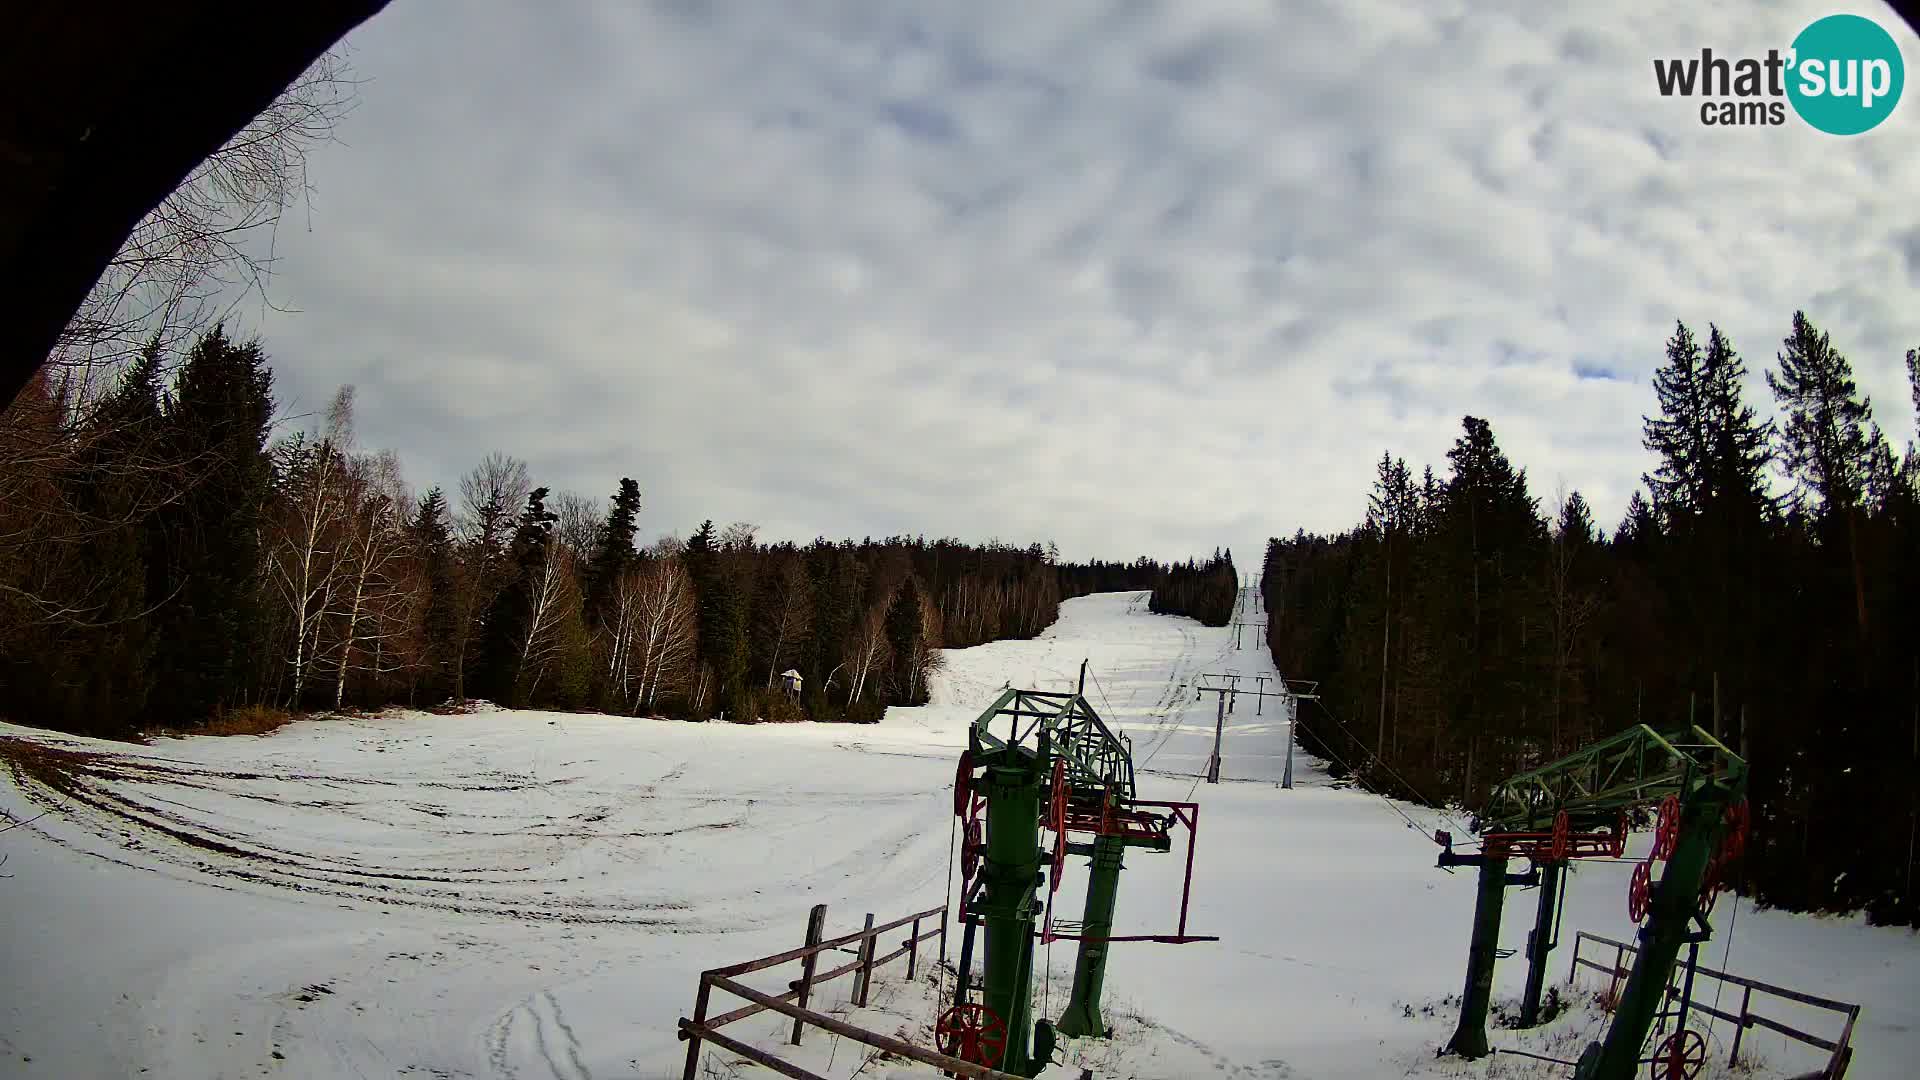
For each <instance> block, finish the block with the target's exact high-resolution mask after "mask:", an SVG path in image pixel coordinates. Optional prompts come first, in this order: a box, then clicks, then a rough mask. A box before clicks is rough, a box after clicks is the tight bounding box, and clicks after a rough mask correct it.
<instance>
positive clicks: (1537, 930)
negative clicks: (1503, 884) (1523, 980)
mask: <svg viewBox="0 0 1920 1080" xmlns="http://www.w3.org/2000/svg"><path fill="white" fill-rule="evenodd" d="M1566 868H1567V864H1566V863H1564V862H1556V861H1553V860H1551V859H1549V860H1548V861H1546V862H1544V863H1541V864H1540V909H1539V913H1538V914H1536V915H1535V916H1534V918H1533V936H1532V937H1530V938H1528V939H1527V990H1526V994H1525V996H1523V997H1522V998H1521V999H1520V1026H1521V1027H1523V1028H1530V1027H1533V1026H1535V1025H1537V1024H1539V1023H1540V992H1541V990H1542V989H1543V988H1544V987H1545V986H1546V982H1547V954H1548V953H1550V952H1552V951H1553V905H1554V902H1555V901H1556V900H1558V899H1559V896H1560V875H1561V874H1562V873H1564V872H1565V871H1566Z"/></svg>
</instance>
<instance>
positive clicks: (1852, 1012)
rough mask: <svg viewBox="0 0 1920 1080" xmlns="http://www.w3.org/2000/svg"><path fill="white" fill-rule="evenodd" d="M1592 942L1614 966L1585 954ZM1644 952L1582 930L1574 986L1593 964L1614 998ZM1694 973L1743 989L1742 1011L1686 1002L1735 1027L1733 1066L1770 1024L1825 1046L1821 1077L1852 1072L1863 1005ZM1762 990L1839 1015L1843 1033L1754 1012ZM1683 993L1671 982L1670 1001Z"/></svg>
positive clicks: (1571, 968) (1572, 968)
mask: <svg viewBox="0 0 1920 1080" xmlns="http://www.w3.org/2000/svg"><path fill="white" fill-rule="evenodd" d="M1587 944H1591V945H1593V946H1595V947H1596V948H1594V949H1592V950H1590V951H1598V952H1604V948H1611V949H1612V950H1613V964H1612V965H1611V966H1608V965H1607V964H1605V963H1602V962H1600V961H1597V960H1593V959H1591V958H1590V957H1585V956H1581V955H1580V949H1581V946H1582V945H1587ZM1601 947H1604V948H1601ZM1638 951H1639V950H1638V949H1636V948H1635V947H1634V946H1632V945H1629V944H1627V943H1626V942H1624V941H1615V940H1613V939H1612V938H1605V937H1601V936H1600V935H1598V934H1590V933H1587V932H1586V931H1585V930H1582V931H1580V932H1579V933H1577V934H1575V935H1574V939H1573V962H1572V963H1571V964H1569V965H1568V966H1567V983H1568V985H1572V983H1573V977H1574V974H1575V973H1576V972H1578V971H1579V969H1580V968H1582V967H1588V968H1592V969H1593V970H1595V971H1598V972H1599V973H1601V974H1602V975H1605V976H1607V979H1608V984H1607V992H1608V996H1609V997H1612V996H1613V995H1614V994H1617V993H1618V992H1619V989H1620V987H1621V986H1622V985H1623V984H1624V983H1625V981H1626V978H1627V975H1628V974H1629V973H1630V971H1631V969H1630V968H1628V967H1627V966H1626V961H1627V958H1628V957H1629V956H1631V955H1633V954H1634V953H1636V952H1638ZM1694 974H1695V975H1700V976H1705V977H1707V978H1709V979H1718V980H1720V982H1722V983H1723V984H1725V985H1727V986H1735V987H1739V988H1740V1008H1739V1011H1738V1012H1722V1011H1721V1010H1719V1009H1718V1008H1715V1007H1714V1006H1712V1005H1708V1004H1705V1003H1703V1002H1699V1001H1691V1002H1687V1003H1686V1008H1687V1009H1688V1010H1689V1011H1696V1012H1703V1013H1706V1014H1707V1015H1708V1016H1712V1017H1715V1018H1717V1019H1720V1020H1724V1021H1726V1022H1727V1023H1729V1024H1732V1025H1733V1026H1734V1031H1733V1051H1732V1052H1731V1053H1730V1054H1729V1055H1728V1056H1727V1064H1728V1065H1729V1066H1734V1065H1738V1064H1739V1063H1740V1042H1741V1040H1742V1039H1743V1038H1745V1036H1746V1034H1747V1030H1748V1029H1749V1028H1756V1027H1759V1028H1766V1029H1767V1030H1769V1031H1777V1032H1779V1033H1780V1034H1782V1035H1785V1036H1786V1037H1787V1038H1789V1039H1793V1040H1795V1041H1796V1042H1801V1043H1805V1044H1806V1045H1808V1046H1813V1047H1817V1048H1819V1049H1821V1050H1825V1051H1826V1052H1827V1054H1828V1057H1827V1065H1826V1068H1825V1069H1823V1070H1821V1072H1820V1073H1819V1074H1818V1075H1819V1076H1820V1077H1821V1080H1840V1078H1841V1077H1843V1076H1845V1075H1846V1074H1847V1065H1848V1063H1849V1062H1851V1061H1852V1060H1853V1045H1852V1043H1853V1026H1854V1022H1855V1021H1856V1020H1858V1019H1859V1017H1860V1006H1858V1005H1854V1004H1850V1003H1848V1002H1845V1001H1834V1000H1833V999H1831V998H1823V997H1815V996H1814V995H1812V994H1804V993H1801V992H1800V991H1798V990H1788V989H1787V988H1785V987H1781V986H1773V985H1770V984H1768V983H1763V982H1761V981H1759V980H1758V979H1749V978H1746V977H1745V976H1741V975H1730V974H1728V973H1726V972H1724V971H1715V970H1713V969H1712V968H1709V967H1696V968H1694ZM1756 992H1758V993H1760V994H1766V995H1772V996H1773V997H1777V998H1781V999H1783V1000H1786V1001H1792V1002H1796V1003H1798V1004H1801V1005H1806V1006H1810V1007H1812V1008H1815V1009H1823V1010H1826V1011H1829V1012H1834V1013H1837V1014H1839V1015H1840V1016H1842V1017H1844V1018H1845V1019H1844V1021H1843V1023H1842V1024H1841V1027H1840V1034H1839V1035H1838V1036H1837V1037H1835V1038H1832V1039H1827V1038H1822V1037H1821V1036H1819V1035H1814V1034H1811V1033H1810V1032H1805V1031H1801V1030H1799V1029H1798V1028H1795V1027H1792V1026H1790V1025H1788V1024H1784V1023H1782V1022H1780V1021H1779V1020H1776V1019H1772V1018H1770V1017H1767V1016H1762V1015H1761V1014H1759V1013H1756V1012H1754V1011H1753V995H1754V994H1755V993H1756ZM1681 993H1682V991H1681V989H1680V988H1679V987H1676V986H1672V985H1669V986H1668V987H1667V994H1666V998H1667V1001H1669V1002H1677V1001H1678V1000H1679V998H1680V996H1681ZM1762 1004H1764V1002H1762Z"/></svg>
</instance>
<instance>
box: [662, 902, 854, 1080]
mask: <svg viewBox="0 0 1920 1080" xmlns="http://www.w3.org/2000/svg"><path fill="white" fill-rule="evenodd" d="M826 925H827V905H825V904H815V905H813V912H812V913H811V914H809V915H808V916H807V948H809V949H811V948H813V947H814V946H815V945H818V944H820V937H821V932H822V931H823V930H824V929H825V928H826ZM819 956H820V954H819V953H808V954H807V955H806V957H805V958H804V959H802V960H801V961H800V1007H801V1008H803V1009H804V1008H806V1007H807V994H808V993H809V992H810V991H811V990H812V989H813V965H814V961H815V960H816V959H818V958H819ZM701 989H702V990H705V989H706V988H705V987H701ZM804 1026H805V1025H803V1024H802V1023H801V1021H800V1018H799V1017H797V1016H796V1017H794V1018H793V1040H792V1042H793V1045H795V1046H799V1045H800V1029H801V1028H802V1027H804ZM687 1080H692V1077H691V1075H689V1076H688V1078H687Z"/></svg>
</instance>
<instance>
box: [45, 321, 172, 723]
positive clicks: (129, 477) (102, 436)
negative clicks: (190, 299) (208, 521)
mask: <svg viewBox="0 0 1920 1080" xmlns="http://www.w3.org/2000/svg"><path fill="white" fill-rule="evenodd" d="M160 399H161V395H160V354H159V350H158V348H157V346H150V347H149V348H147V349H146V350H145V351H144V352H143V353H142V354H141V356H140V357H139V358H138V359H136V360H135V361H134V363H133V364H132V365H131V366H130V367H129V368H128V369H127V371H126V372H125V373H124V375H123V376H122V377H121V379H120V382H119V384H118V385H117V386H116V387H115V388H114V391H113V393H112V394H111V395H109V396H108V398H107V399H106V400H105V401H104V402H102V404H101V405H100V407H99V408H98V409H97V410H95V412H94V413H93V415H92V416H91V417H89V418H88V419H87V421H86V423H85V431H84V433H83V435H82V438H81V449H80V451H79V453H78V455H77V459H76V461H75V463H74V464H75V469H74V470H73V475H72V476H71V477H70V478H69V480H68V482H69V484H70V486H71V487H72V488H73V490H72V492H71V494H70V496H69V498H70V500H71V505H72V507H73V508H74V510H75V511H77V512H78V514H79V516H80V522H81V523H82V527H81V528H80V529H78V530H77V532H78V536H77V538H76V540H75V546H76V550H75V551H74V552H73V555H72V557H71V559H70V560H67V561H68V562H69V564H70V566H71V571H70V573H69V580H68V581H67V587H66V590H65V593H66V602H67V604H68V605H69V606H70V607H71V608H72V609H73V611H74V612H75V613H76V614H77V616H78V617H77V619H76V620H75V621H74V622H73V623H71V624H69V625H59V624H56V625H55V626H53V627H50V628H49V629H50V630H51V631H52V632H51V633H50V634H49V635H48V637H46V638H43V639H42V641H43V642H44V643H45V644H47V645H51V646H53V648H52V649H51V651H50V652H49V653H48V654H46V655H43V656H40V657H38V658H37V662H36V665H35V666H36V667H37V668H38V669H39V673H40V674H41V675H42V676H43V677H44V678H45V680H46V683H47V685H48V686H49V687H50V688H52V689H53V690H54V691H55V696H54V698H53V700H50V701H48V702H47V703H46V704H45V705H44V706H43V708H45V709H46V710H47V714H46V715H45V718H44V719H45V721H46V722H47V723H49V724H51V725H53V726H56V727H60V728H62V729H65V730H69V731H85V732H91V733H94V734H101V735H122V734H126V733H128V732H130V731H131V730H133V727H134V725H135V724H136V722H137V721H138V719H139V717H140V715H141V713H142V712H143V710H144V709H145V708H146V704H147V697H148V694H149V692H150V691H151V688H152V683H153V671H152V668H151V663H152V658H153V654H154V649H155V647H156V643H155V641H154V636H153V629H152V627H151V625H150V620H149V618H148V617H147V608H148V605H149V602H150V601H149V599H148V596H147V569H146V556H145V550H144V548H145V544H144V527H143V525H142V521H141V519H142V516H143V514H144V513H145V512H146V509H147V507H146V505H145V503H146V502H147V500H149V499H150V498H151V497H152V496H151V495H147V494H146V493H144V492H143V490H142V489H143V488H144V487H145V486H146V485H149V484H152V483H154V482H156V481H158V482H159V483H160V484H161V485H163V486H164V485H166V484H168V483H171V482H175V481H176V479H177V478H176V477H175V476H174V475H173V470H171V469H169V468H168V467H167V463H165V462H164V461H163V460H160V459H159V458H158V457H157V456H156V450H157V447H156V445H155V444H156V443H157V442H158V440H159V438H160V434H161V433H160V426H161V411H160Z"/></svg>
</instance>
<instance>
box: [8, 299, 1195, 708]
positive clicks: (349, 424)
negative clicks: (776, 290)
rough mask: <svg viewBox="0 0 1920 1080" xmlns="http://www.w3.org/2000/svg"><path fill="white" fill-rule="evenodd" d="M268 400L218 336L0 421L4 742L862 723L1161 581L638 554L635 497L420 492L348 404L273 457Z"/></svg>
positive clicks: (522, 474) (741, 532)
mask: <svg viewBox="0 0 1920 1080" xmlns="http://www.w3.org/2000/svg"><path fill="white" fill-rule="evenodd" d="M170 375H171V377H170ZM272 384H273V378H272V372H271V371H270V369H269V367H268V364H267V358H266V356H265V354H264V353H263V352H262V350H261V348H260V346H259V344H258V343H257V342H240V341H235V340H233V339H231V338H229V337H228V336H227V335H225V334H224V333H223V332H222V331H221V330H219V329H215V330H214V331H212V332H210V333H208V334H206V335H205V336H204V337H202V338H200V339H199V340H198V341H197V342H195V343H194V344H193V345H192V347H191V349H190V350H189V351H188V353H187V355H186V356H185V357H184V358H183V359H182V361H181V362H180V363H179V364H178V365H177V373H169V372H168V370H167V365H166V364H165V363H163V357H162V356H161V355H160V352H159V350H158V349H157V348H155V349H149V350H148V351H147V353H146V354H145V355H144V356H143V357H142V358H141V359H140V360H139V362H137V363H136V364H134V365H133V366H132V367H131V368H130V369H129V370H127V371H126V372H125V373H124V374H123V375H121V376H120V377H119V378H118V379H117V381H115V382H114V384H113V385H112V386H111V388H110V389H108V390H107V391H105V392H103V393H97V394H93V395H88V394H86V393H85V392H84V389H83V388H78V389H77V388H76V387H75V386H73V385H72V384H71V383H70V382H61V383H57V384H56V383H55V382H54V381H52V380H50V379H48V378H45V377H43V378H41V379H39V380H36V381H35V382H34V383H33V384H32V385H31V386H30V387H29V388H28V389H27V391H26V392H25V393H23V394H22V395H21V396H20V398H18V399H17V400H16V401H15V402H14V403H13V404H12V406H11V407H10V408H9V409H8V410H6V412H5V413H4V415H3V416H0V702H4V708H5V712H6V715H7V717H8V718H9V719H13V720H16V721H20V722H25V723H31V724H36V725H40V726H46V727H53V728H59V729H62V730H68V731H75V732H81V733H87V734H99V735H125V734H129V733H132V732H134V731H137V730H141V729H145V728H150V727H155V726H166V727H172V728H178V729H191V728H193V727H194V726H196V725H199V724H202V723H205V722H207V721H209V720H211V719H213V718H215V717H218V716H220V715H222V714H224V713H228V712H230V711H232V710H236V709H241V708H247V707H268V708H273V709H292V710H299V709H318V708H328V709H341V708H347V707H378V706H382V705H386V704H392V703H405V704H410V705H419V706H435V705H439V704H441V703H444V702H448V701H450V700H451V701H455V702H459V701H464V700H467V699H469V698H472V697H482V698H486V699H490V700H493V701H495V702H498V703H501V704H505V705H511V706H545V707H555V708H578V709H586V708H592V709H602V710H609V711H614V712H619V713H625V714H647V715H664V716H675V717H689V718H710V717H724V718H727V719H732V720H753V719H761V718H765V719H779V720H791V719H802V718H813V719H818V720H851V721H867V720H874V719H878V717H879V716H880V715H881V713H882V712H884V711H885V709H886V707H887V706H888V705H891V704H916V703H920V702H924V701H925V700H927V693H928V691H927V679H928V676H929V675H930V674H932V672H933V671H934V670H935V668H936V667H937V665H938V654H937V652H936V650H937V649H939V648H941V647H960V646H968V645H975V644H979V643H982V642H987V641H994V640H998V639H1002V638H1026V637H1033V636H1035V635H1037V634H1038V633H1040V631H1041V630H1043V629H1044V628H1046V627H1047V626H1048V625H1049V624H1051V623H1052V622H1053V620H1054V618H1055V617H1056V615H1057V610H1058V606H1059V603H1060V601H1061V600H1062V599H1064V598H1067V597H1070V596H1076V595H1080V594H1083V593H1085V592H1088V591H1093V590H1107V589H1130V588H1145V587H1147V586H1148V585H1150V584H1151V583H1152V582H1153V581H1154V580H1155V579H1156V578H1157V577H1158V576H1159V575H1160V573H1161V567H1160V566H1159V565H1157V564H1155V563H1153V562H1150V561H1148V560H1145V559H1141V560H1137V561H1135V562H1132V563H1101V562H1095V563H1091V564H1079V565H1073V564H1062V563H1061V562H1060V561H1059V557H1058V552H1057V551H1056V550H1055V549H1054V548H1053V546H1052V545H1051V544H1049V545H1047V546H1046V547H1044V548H1043V547H1042V546H1041V545H1039V544H1033V545H1029V546H1027V547H1017V546H1010V545H1004V544H999V543H990V544H985V545H979V544H964V543H960V542H959V541H955V540H949V539H942V540H935V541H931V542H929V541H927V540H926V539H925V538H922V537H912V538H909V537H904V536H897V537H889V538H887V539H884V540H873V539H866V540H862V541H859V542H855V541H852V540H845V541H840V542H837V543H836V542H832V541H828V540H826V539H817V540H815V541H813V542H812V543H810V544H807V545H805V546H799V545H795V544H793V543H773V544H768V543H762V542H760V541H758V540H757V539H756V535H755V529H754V527H753V526H751V525H746V524H735V525H732V526H729V527H727V528H724V529H716V528H715V527H714V524H713V523H712V522H710V521H709V522H705V523H702V524H701V525H700V526H699V528H697V529H696V530H695V531H694V532H693V533H692V535H691V536H690V537H688V538H687V539H686V540H685V541H684V542H681V541H678V540H675V539H672V538H669V539H667V540H663V541H661V542H659V543H657V544H655V545H653V546H651V547H649V548H648V549H646V550H639V549H638V548H636V545H635V537H636V535H637V533H638V528H639V522H640V518H641V514H642V505H641V492H640V488H639V485H638V484H637V483H636V482H635V481H634V480H632V479H623V480H622V481H621V482H620V485H619V489H618V490H617V491H615V492H614V493H612V496H611V498H610V499H609V500H607V501H606V502H601V501H598V500H595V499H591V498H587V497H583V496H580V495H577V494H572V493H567V492H559V493H556V492H554V491H552V490H551V489H549V488H547V487H543V486H538V485H536V484H535V482H534V481H533V478H532V477H531V476H530V475H529V472H528V469H527V466H526V465H525V463H523V462H520V461H518V460H515V459H513V458H511V457H508V456H506V455H504V454H492V455H489V456H488V457H487V458H486V459H485V460H483V461H482V462H480V463H479V464H478V465H477V466H476V467H475V468H474V469H473V470H472V471H471V472H469V473H468V474H467V475H466V476H465V477H463V478H462V479H461V481H460V483H459V485H458V490H457V491H455V492H452V493H448V492H444V491H441V490H440V489H438V488H434V489H432V490H429V491H427V492H425V493H424V494H422V495H419V496H415V495H414V494H413V493H411V492H410V491H409V490H408V488H407V485H406V483H405V481H404V479H403V476H402V472H401V468H400V465H399V462H398V461H397V460H396V459H395V458H394V456H393V455H392V454H391V453H386V452H377V451H370V450H365V449H362V448H361V447H360V446H359V445H358V443H357V441H356V439H355V435H354V424H353V394H352V391H351V389H350V388H348V389H343V390H342V392H341V393H340V395H339V396H338V397H337V398H336V399H335V400H334V402H333V404H332V407H331V408H330V409H329V410H328V412H327V415H326V417H325V420H324V423H323V424H322V425H321V426H320V429H319V430H318V431H317V432H313V433H306V432H297V433H293V434H290V435H286V436H283V437H280V438H277V439H276V438H273V437H272V429H273V418H274V412H275V405H274V400H273V395H272ZM789 673H792V674H789Z"/></svg>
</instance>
